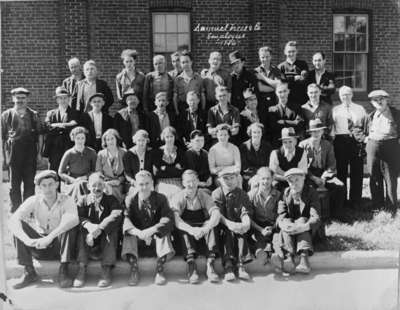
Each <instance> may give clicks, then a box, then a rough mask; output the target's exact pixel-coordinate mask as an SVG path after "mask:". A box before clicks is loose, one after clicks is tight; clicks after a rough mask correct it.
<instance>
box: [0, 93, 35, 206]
mask: <svg viewBox="0 0 400 310" xmlns="http://www.w3.org/2000/svg"><path fill="white" fill-rule="evenodd" d="M29 94H30V92H29V91H28V90H27V89H25V88H23V87H18V88H15V89H13V90H12V91H11V96H12V101H13V103H14V107H13V108H10V109H8V110H6V111H5V112H3V113H2V115H1V128H2V138H3V152H4V159H5V160H4V163H5V165H6V167H8V168H9V169H10V181H11V189H10V199H11V212H15V210H17V208H18V207H19V206H20V204H21V203H22V201H23V200H25V199H26V198H28V197H29V196H32V195H33V194H34V193H35V185H34V182H33V179H34V177H35V173H36V161H37V160H40V157H41V155H40V150H41V146H42V137H41V135H40V134H41V124H40V119H39V115H38V113H37V112H36V111H34V110H32V109H31V108H29V107H28V96H29ZM21 183H23V184H24V191H23V194H21Z"/></svg>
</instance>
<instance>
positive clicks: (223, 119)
mask: <svg viewBox="0 0 400 310" xmlns="http://www.w3.org/2000/svg"><path fill="white" fill-rule="evenodd" d="M223 123H226V124H228V125H232V126H240V113H239V110H238V109H237V108H235V107H234V106H232V105H228V112H227V113H225V114H223V113H222V110H221V107H220V105H219V104H216V105H215V106H213V107H212V108H211V109H210V110H208V118H207V127H211V128H214V127H217V125H219V124H223Z"/></svg>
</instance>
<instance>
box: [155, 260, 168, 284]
mask: <svg viewBox="0 0 400 310" xmlns="http://www.w3.org/2000/svg"><path fill="white" fill-rule="evenodd" d="M165 261H166V259H165V256H163V257H161V258H159V259H158V260H157V268H156V276H155V278H154V283H155V284H157V285H164V284H165V283H167V279H166V278H165V274H164V264H165Z"/></svg>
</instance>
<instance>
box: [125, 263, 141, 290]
mask: <svg viewBox="0 0 400 310" xmlns="http://www.w3.org/2000/svg"><path fill="white" fill-rule="evenodd" d="M128 262H129V264H130V265H131V271H130V274H129V280H128V285H129V286H136V285H137V284H138V283H139V279H140V275H139V266H138V262H137V259H136V257H134V256H132V257H129V259H128Z"/></svg>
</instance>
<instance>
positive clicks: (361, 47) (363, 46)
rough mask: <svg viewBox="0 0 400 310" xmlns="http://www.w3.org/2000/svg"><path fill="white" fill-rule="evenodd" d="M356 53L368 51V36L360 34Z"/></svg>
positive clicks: (357, 39) (357, 38)
mask: <svg viewBox="0 0 400 310" xmlns="http://www.w3.org/2000/svg"><path fill="white" fill-rule="evenodd" d="M356 51H360V52H366V51H367V36H366V35H365V34H358V35H357V37H356Z"/></svg>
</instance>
